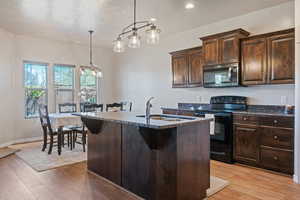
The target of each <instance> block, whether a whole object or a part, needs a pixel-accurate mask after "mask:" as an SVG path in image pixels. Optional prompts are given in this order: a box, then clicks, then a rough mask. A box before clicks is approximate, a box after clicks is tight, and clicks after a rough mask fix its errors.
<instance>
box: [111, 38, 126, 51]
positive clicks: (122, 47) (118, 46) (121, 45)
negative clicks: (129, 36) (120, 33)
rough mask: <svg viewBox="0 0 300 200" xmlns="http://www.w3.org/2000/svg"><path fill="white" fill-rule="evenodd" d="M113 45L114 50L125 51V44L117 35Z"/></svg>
mask: <svg viewBox="0 0 300 200" xmlns="http://www.w3.org/2000/svg"><path fill="white" fill-rule="evenodd" d="M113 45H114V48H113V50H114V52H116V53H122V52H124V51H125V45H124V42H123V40H122V38H121V37H118V38H117V40H115V41H114V43H113Z"/></svg>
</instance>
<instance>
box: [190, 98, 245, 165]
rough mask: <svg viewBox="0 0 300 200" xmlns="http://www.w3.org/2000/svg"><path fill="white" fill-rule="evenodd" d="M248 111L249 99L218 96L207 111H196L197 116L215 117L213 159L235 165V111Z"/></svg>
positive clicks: (212, 99)
mask: <svg viewBox="0 0 300 200" xmlns="http://www.w3.org/2000/svg"><path fill="white" fill-rule="evenodd" d="M246 109H247V97H241V96H216V97H212V98H211V99H210V105H209V106H208V107H206V108H205V109H203V110H202V109H198V110H196V113H195V115H196V116H198V117H205V115H206V114H210V115H213V116H214V119H215V120H214V135H211V136H210V141H211V145H210V146H211V147H210V150H211V151H210V154H211V159H214V160H218V161H222V162H226V163H233V116H232V112H233V111H242V110H246Z"/></svg>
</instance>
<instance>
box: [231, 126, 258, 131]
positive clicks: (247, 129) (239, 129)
mask: <svg viewBox="0 0 300 200" xmlns="http://www.w3.org/2000/svg"><path fill="white" fill-rule="evenodd" d="M236 129H237V130H238V131H248V132H255V131H256V129H253V128H240V127H238V128H236Z"/></svg>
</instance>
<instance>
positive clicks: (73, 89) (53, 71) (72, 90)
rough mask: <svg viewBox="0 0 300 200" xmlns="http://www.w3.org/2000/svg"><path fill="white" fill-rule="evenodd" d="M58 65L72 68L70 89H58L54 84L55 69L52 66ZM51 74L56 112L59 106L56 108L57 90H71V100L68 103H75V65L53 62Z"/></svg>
mask: <svg viewBox="0 0 300 200" xmlns="http://www.w3.org/2000/svg"><path fill="white" fill-rule="evenodd" d="M56 66H58V67H70V68H72V69H73V78H72V80H73V82H72V89H60V88H57V86H56V84H55V70H54V68H55V67H56ZM52 76H53V78H52V79H53V90H54V105H55V111H56V112H58V111H59V108H58V104H57V94H58V92H59V91H70V92H72V102H68V103H76V99H75V88H76V81H75V77H76V66H75V65H68V64H53V66H52Z"/></svg>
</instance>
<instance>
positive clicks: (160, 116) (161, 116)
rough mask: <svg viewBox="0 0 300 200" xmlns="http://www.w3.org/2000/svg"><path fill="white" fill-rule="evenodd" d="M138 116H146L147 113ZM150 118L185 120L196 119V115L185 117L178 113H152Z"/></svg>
mask: <svg viewBox="0 0 300 200" xmlns="http://www.w3.org/2000/svg"><path fill="white" fill-rule="evenodd" d="M137 117H143V118H145V117H146V116H145V115H137ZM150 119H153V120H162V121H184V120H195V119H196V118H194V117H185V116H177V115H150Z"/></svg>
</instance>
